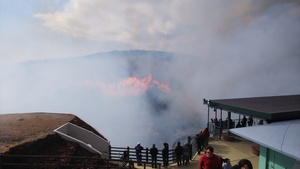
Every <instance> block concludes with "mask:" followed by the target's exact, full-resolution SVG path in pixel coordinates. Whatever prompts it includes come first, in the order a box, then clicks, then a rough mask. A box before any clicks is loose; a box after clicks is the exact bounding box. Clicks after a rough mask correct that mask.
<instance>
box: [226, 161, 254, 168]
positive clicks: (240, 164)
mask: <svg viewBox="0 0 300 169" xmlns="http://www.w3.org/2000/svg"><path fill="white" fill-rule="evenodd" d="M231 169H253V166H252V163H251V161H249V160H248V159H241V160H240V161H239V162H238V164H236V165H234V166H232V167H231Z"/></svg>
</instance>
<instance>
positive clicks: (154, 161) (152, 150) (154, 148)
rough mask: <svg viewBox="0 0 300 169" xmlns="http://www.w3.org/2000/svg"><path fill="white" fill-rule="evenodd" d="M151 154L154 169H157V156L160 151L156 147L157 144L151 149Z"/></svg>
mask: <svg viewBox="0 0 300 169" xmlns="http://www.w3.org/2000/svg"><path fill="white" fill-rule="evenodd" d="M150 154H151V162H152V168H157V154H158V150H157V148H156V147H155V144H153V146H152V148H151V149H150Z"/></svg>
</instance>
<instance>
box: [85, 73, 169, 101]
mask: <svg viewBox="0 0 300 169" xmlns="http://www.w3.org/2000/svg"><path fill="white" fill-rule="evenodd" d="M153 85H156V86H158V87H159V88H161V89H162V90H164V91H166V92H168V93H171V89H170V87H169V86H168V85H166V84H163V83H160V82H158V81H157V80H153V79H152V75H151V74H150V75H148V76H147V77H145V78H142V79H140V78H138V77H136V76H135V75H132V76H131V77H129V78H127V79H125V80H122V81H120V82H119V83H112V84H107V83H102V82H99V81H87V82H85V83H84V86H86V87H88V88H96V89H99V90H101V92H103V93H105V94H108V95H111V96H134V95H139V94H141V93H144V92H146V91H147V90H148V89H149V88H150V87H151V86H153Z"/></svg>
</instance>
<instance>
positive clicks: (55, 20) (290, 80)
mask: <svg viewBox="0 0 300 169" xmlns="http://www.w3.org/2000/svg"><path fill="white" fill-rule="evenodd" d="M299 37H300V2H299V1H298V0H286V1H281V0H265V1H258V0H244V1H240V0H224V1H217V0H211V1H206V0H184V1H180V0H164V1H161V0H151V1H149V0H139V1H137V0H68V1H67V0H44V1H41V0H27V1H23V0H9V1H8V0H0V66H1V67H2V68H1V67H0V69H1V73H0V80H1V84H0V85H1V86H0V92H1V93H0V96H1V97H0V113H1V114H4V113H15V112H33V111H46V112H71V113H74V114H76V115H78V116H79V117H81V118H83V119H84V120H86V121H87V122H88V123H90V124H92V125H93V126H95V127H96V128H97V129H98V130H101V131H103V134H104V135H108V137H109V138H111V139H112V140H113V141H112V142H113V143H115V144H121V142H120V141H118V140H117V138H116V136H115V135H114V134H113V132H111V130H113V129H114V130H120V129H121V128H122V125H126V123H125V122H124V121H121V120H118V123H120V127H117V126H116V128H114V127H112V126H110V125H109V124H111V122H112V121H113V120H115V117H119V118H120V119H122V118H124V119H127V120H128V119H131V120H132V119H135V118H137V117H138V118H141V119H149V118H151V119H152V120H151V123H148V122H149V121H148V122H147V120H141V121H139V123H138V124H130V125H129V126H127V127H128V130H126V132H124V133H120V134H121V135H126V134H127V135H128V134H129V133H131V134H132V133H136V132H142V131H140V130H141V129H145V128H147V133H149V132H153V133H155V134H157V133H159V134H158V135H156V136H155V137H162V135H163V134H165V135H166V133H168V132H174V131H172V130H162V129H161V128H159V127H154V126H155V125H161V124H163V126H161V127H162V128H170V126H171V127H178V124H175V122H173V123H174V124H173V123H171V122H170V123H168V124H170V125H169V126H168V124H164V122H163V120H162V119H164V118H166V117H168V116H169V117H170V116H174V118H172V119H171V120H173V121H178V120H179V119H182V118H186V119H185V120H186V122H185V121H183V122H182V126H183V127H182V126H181V127H182V128H185V127H184V126H185V124H188V121H189V120H192V119H195V114H197V113H198V114H201V116H200V117H201V118H202V121H203V119H205V111H206V110H207V108H206V107H205V106H204V105H203V104H202V99H203V98H209V99H214V98H215V99H220V98H233V97H256V96H273V95H290V94H299V93H300V88H299V86H300V78H299V77H300V76H299V74H300V66H299V65H300V48H299V46H300V38H299ZM132 49H138V50H155V51H166V52H172V53H177V54H182V55H183V56H184V57H179V58H176V60H174V61H172V62H170V63H161V64H163V66H164V68H165V69H163V71H160V70H157V69H155V68H156V67H155V66H156V65H155V64H156V61H155V60H154V59H148V60H146V59H143V58H139V59H137V60H136V61H134V62H133V63H134V64H135V66H136V71H137V72H144V74H143V75H141V74H140V77H138V78H139V79H143V78H147V77H149V74H147V73H145V72H152V73H154V72H156V74H155V76H153V80H157V81H158V82H160V83H165V84H167V85H169V86H173V87H174V84H173V85H172V83H173V82H176V84H178V86H176V90H174V88H171V89H172V91H173V94H172V97H173V100H172V103H171V105H172V106H171V107H172V109H171V110H178V107H176V106H175V104H174V103H182V104H183V103H184V108H183V111H184V110H189V111H195V112H193V113H190V114H189V113H186V112H185V113H182V114H180V115H178V114H174V112H173V114H172V112H171V111H169V113H171V114H165V115H162V117H153V116H150V115H149V114H147V113H144V114H142V113H140V114H138V113H128V112H139V111H141V110H143V107H142V106H141V105H144V102H143V101H141V100H143V99H144V98H140V97H136V98H132V97H130V99H128V98H126V99H125V98H123V99H112V98H111V97H109V99H107V98H105V97H104V96H101V97H98V96H97V97H96V96H94V95H93V98H97V99H99V100H98V101H99V102H103V103H101V104H99V105H97V106H95V105H94V103H95V101H93V100H90V99H88V98H89V96H91V95H92V94H94V93H95V91H89V93H88V94H85V93H84V91H83V90H82V89H80V88H79V87H78V86H80V85H77V87H75V88H71V89H70V88H69V86H68V85H70V84H71V83H74V82H76V83H77V82H78V81H79V80H80V84H84V83H83V82H86V81H89V82H91V83H94V84H99V83H100V82H101V83H102V82H103V81H106V82H108V81H109V82H113V83H119V82H122V81H124V80H125V81H126V78H128V77H129V76H130V75H129V73H128V72H125V73H124V70H123V69H121V68H122V67H124V65H125V64H124V62H123V61H120V60H118V61H117V60H113V61H111V62H109V61H108V62H105V64H103V65H102V67H101V68H99V67H98V68H97V71H98V74H96V73H95V74H94V75H93V76H91V78H82V77H84V76H85V75H84V74H83V73H82V71H83V70H90V69H92V68H94V67H93V66H90V67H89V66H86V67H82V68H77V69H76V70H74V71H70V70H61V65H63V62H61V63H58V65H56V66H57V69H52V68H51V69H50V68H49V69H48V68H45V69H44V68H39V69H37V68H34V69H32V70H31V71H29V72H25V73H22V72H19V71H18V70H19V68H17V63H24V62H25V61H36V60H43V61H47V60H52V59H59V58H64V59H67V58H74V57H80V56H86V55H91V54H95V53H99V52H109V51H119V50H132ZM187 56H189V57H187ZM127 66H128V65H126V66H125V67H127ZM53 70H54V71H53ZM91 71H92V70H91ZM62 72H68V73H65V74H63V73H62ZM108 72H109V73H110V76H109V77H110V79H108V77H106V76H105V74H107V73H108ZM160 72H163V73H160ZM76 73H77V74H76ZM75 74H76V75H75ZM100 74H101V75H100ZM73 76H74V77H73ZM75 76H76V77H75ZM45 77H47V78H45ZM79 77H80V78H79ZM81 80H82V82H81ZM33 82H38V83H34V84H35V85H31V84H32V83H33ZM57 82H59V83H57ZM78 83H79V82H78ZM66 86H67V87H66ZM28 87H29V88H28ZM66 88H68V89H70V90H65V89H66ZM66 93H67V94H68V95H69V97H67V96H66V95H63V94H66ZM58 98H62V100H63V101H61V102H58V101H57V100H59V99H58ZM84 99H86V100H87V101H86V102H84V103H83V101H84ZM42 100H43V101H45V100H46V101H47V102H42ZM67 100H68V101H69V100H71V101H70V104H72V105H75V106H68V101H67ZM113 102H114V104H112V103H113ZM116 103H118V104H117V105H118V106H115V104H116ZM80 105H81V106H80ZM128 105H130V106H128ZM103 107H105V110H106V111H108V112H115V113H113V114H97V113H96V112H99V111H101V109H102V108H103ZM124 112H126V115H127V116H122V113H123V114H124ZM187 114H188V115H187ZM103 116H105V117H108V118H109V120H106V123H103V124H105V125H101V124H99V122H98V121H96V120H95V119H101V117H103ZM200 127H203V125H199V128H200ZM112 128H113V129H112ZM148 130H149V131H148ZM197 131H198V129H197ZM176 132H179V131H176ZM180 132H182V131H180ZM162 133H163V134H162ZM134 136H136V137H138V136H141V135H138V134H136V135H134ZM165 137H167V136H165ZM127 141H131V142H132V143H133V142H134V143H136V142H137V140H135V141H132V140H130V139H127ZM138 141H140V142H143V141H144V142H146V141H147V139H145V138H144V140H143V141H141V140H138ZM168 141H169V140H168ZM134 143H133V144H134ZM149 145H151V144H150V143H149Z"/></svg>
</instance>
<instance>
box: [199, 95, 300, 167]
mask: <svg viewBox="0 0 300 169" xmlns="http://www.w3.org/2000/svg"><path fill="white" fill-rule="evenodd" d="M204 104H206V105H207V106H208V120H209V110H210V109H211V108H212V109H214V110H215V111H216V110H220V112H221V115H222V111H227V112H228V117H229V118H230V116H231V113H236V114H240V115H245V116H247V117H249V116H253V118H256V119H260V120H263V121H265V122H266V123H264V124H263V125H254V126H248V127H241V128H233V129H230V130H229V131H230V133H233V134H236V135H238V136H240V137H243V138H245V139H248V140H250V141H252V142H255V143H257V144H259V145H260V147H259V168H263V169H268V168H276V169H281V168H282V169H286V168H300V142H299V140H300V95H286V96H268V97H253V98H235V99H219V100H206V99H204ZM208 122H209V121H208ZM219 137H220V138H221V133H220V136H219Z"/></svg>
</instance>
